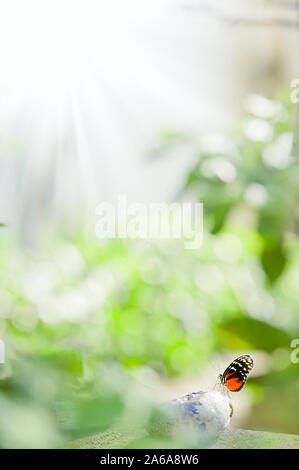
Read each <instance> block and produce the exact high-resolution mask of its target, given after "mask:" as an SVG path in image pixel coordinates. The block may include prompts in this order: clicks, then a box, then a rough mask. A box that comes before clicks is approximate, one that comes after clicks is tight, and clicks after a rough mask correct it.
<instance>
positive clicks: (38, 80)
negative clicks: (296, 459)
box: [0, 0, 299, 447]
mask: <svg viewBox="0 0 299 470" xmlns="http://www.w3.org/2000/svg"><path fill="white" fill-rule="evenodd" d="M1 3H2V2H1ZM1 11H2V13H1V17H0V66H1V74H0V123H1V125H0V135H1V138H0V195H1V197H0V222H1V223H3V224H5V225H4V226H3V227H1V231H0V257H1V272H0V275H1V284H0V328H1V330H0V337H1V339H2V340H3V341H4V342H5V348H6V357H5V363H4V364H1V365H0V377H1V381H0V407H1V413H0V446H2V447H19V446H21V447H57V446H65V445H67V443H68V442H69V441H71V440H73V439H75V438H78V437H83V436H86V435H89V434H93V433H97V432H100V431H103V430H106V429H109V428H110V427H111V426H113V425H115V423H123V425H125V426H129V425H130V426H131V425H132V424H138V425H139V426H141V427H144V426H146V424H147V423H148V422H149V421H150V420H151V418H152V415H153V412H154V411H153V410H154V408H155V404H156V401H164V400H168V399H170V398H175V397H178V396H180V395H182V394H185V393H189V392H192V391H197V390H201V389H203V390H210V389H212V388H213V386H214V385H215V383H216V382H217V376H218V374H219V372H222V371H223V370H224V369H225V368H226V367H227V365H228V364H229V362H230V361H231V360H233V359H234V358H235V357H237V355H240V354H243V353H250V354H251V355H252V356H253V358H254V361H255V367H254V369H253V371H252V373H251V375H250V380H249V381H248V384H247V386H246V388H245V389H244V390H243V391H242V392H241V393H240V394H233V397H232V400H233V405H234V410H235V411H234V416H233V419H232V426H233V427H242V428H247V429H255V430H267V431H275V432H285V433H295V434H298V433H299V425H298V419H297V414H296V411H297V409H298V405H299V399H298V394H299V379H298V371H299V369H298V367H299V366H298V364H294V363H292V361H291V353H292V351H293V349H292V348H291V341H292V340H293V339H296V338H299V321H298V307H299V305H298V304H299V297H298V293H297V290H298V287H297V286H298V276H299V265H298V260H299V240H298V230H299V191H298V188H299V185H298V183H299V167H298V143H297V142H298V139H297V136H298V132H299V124H298V123H299V119H298V105H297V106H296V105H295V104H294V103H292V101H291V93H292V91H293V89H292V88H291V81H292V80H294V79H296V78H299V70H298V68H299V64H298V34H299V32H298V29H299V2H298V1H295V0H285V1H283V0H268V1H266V0H255V1H250V2H249V1H248V0H246V1H245V0H242V1H240V0H239V1H233V0H230V1H227V2H225V5H224V2H220V1H211V0H209V2H203V1H196V0H193V1H192V0H190V1H189V0H178V1H173V0H152V1H151V2H147V1H145V0H138V1H136V0H126V1H121V0H111V1H110V2H109V3H108V2H105V1H101V0H100V1H99V0H98V1H92V0H85V1H84V2H83V1H81V0H75V1H67V0H60V1H59V2H58V1H56V0H52V1H51V2H50V1H46V0H45V1H44V2H38V1H34V0H28V1H27V2H21V1H17V0H11V1H10V2H9V4H8V3H7V2H3V4H2V5H1ZM120 194H125V195H127V197H128V200H129V201H131V202H144V203H150V202H172V201H191V202H195V201H200V202H202V203H203V204H204V243H203V245H202V247H201V248H200V249H199V250H185V249H184V245H183V241H182V242H180V241H176V242H174V241H169V242H165V240H164V241H163V242H162V241H157V242H155V243H149V242H147V241H142V240H99V239H97V237H96V235H95V223H96V219H95V207H96V206H97V204H99V203H100V202H103V201H108V202H116V200H117V196H118V195H120ZM157 399H158V400H157ZM295 410H296V411H295ZM28 423H30V432H28ZM163 444H164V445H165V442H164V443H163ZM138 445H140V446H142V445H149V444H148V441H144V442H139V444H138ZM155 445H157V444H155ZM181 445H182V443H181ZM185 445H187V444H186V443H185Z"/></svg>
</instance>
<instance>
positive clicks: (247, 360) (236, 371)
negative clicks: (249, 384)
mask: <svg viewBox="0 0 299 470" xmlns="http://www.w3.org/2000/svg"><path fill="white" fill-rule="evenodd" d="M252 368H253V360H252V358H251V357H250V356H249V355H248V354H245V355H244V356H240V357H238V358H237V359H235V360H234V361H233V362H232V363H231V364H230V365H229V366H228V367H227V369H225V371H224V373H223V381H224V385H225V386H226V387H227V388H228V390H230V391H231V392H239V391H240V390H242V388H243V387H244V385H245V383H246V380H247V376H248V374H249V372H250V371H251V369H252Z"/></svg>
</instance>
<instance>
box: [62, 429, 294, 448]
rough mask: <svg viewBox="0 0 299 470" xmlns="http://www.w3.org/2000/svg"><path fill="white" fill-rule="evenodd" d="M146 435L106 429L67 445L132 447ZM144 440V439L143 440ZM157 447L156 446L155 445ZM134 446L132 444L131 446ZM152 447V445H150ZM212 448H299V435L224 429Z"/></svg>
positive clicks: (79, 446) (161, 442)
mask: <svg viewBox="0 0 299 470" xmlns="http://www.w3.org/2000/svg"><path fill="white" fill-rule="evenodd" d="M146 436H147V433H144V435H143V436H142V435H140V433H139V434H138V435H136V434H135V433H133V432H132V433H128V434H126V433H121V432H118V431H106V432H103V433H101V434H96V435H94V436H89V437H86V438H82V439H79V440H78V441H75V442H73V443H71V444H70V445H69V447H72V448H80V449H123V448H125V447H128V446H129V447H132V446H131V443H134V442H135V441H136V440H137V439H140V438H141V439H142V438H145V437H146ZM145 442H146V441H145ZM156 442H157V443H158V444H160V445H161V448H163V439H161V440H159V438H156ZM157 447H158V446H157ZM133 448H134V446H133ZM151 448H152V447H151ZM212 448H213V449H299V436H297V435H294V434H276V433H272V432H261V431H247V430H244V429H236V430H226V431H224V432H223V433H222V434H221V435H220V437H219V438H218V440H217V442H216V443H215V444H214V445H213V446H212Z"/></svg>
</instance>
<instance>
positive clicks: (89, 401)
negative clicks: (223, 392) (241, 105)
mask: <svg viewBox="0 0 299 470" xmlns="http://www.w3.org/2000/svg"><path fill="white" fill-rule="evenodd" d="M268 104H269V103H268ZM272 105H273V106H274V108H275V109H276V108H277V109H278V111H277V112H276V113H274V114H272V115H271V116H270V117H268V118H267V119H266V118H261V117H256V116H255V117H254V116H253V115H248V116H246V119H245V120H244V123H241V124H240V126H238V127H239V129H238V130H236V131H235V132H234V133H233V134H232V135H231V136H229V137H227V136H226V137H225V136H224V137H223V136H222V140H221V139H220V141H221V142H222V144H221V145H219V143H218V144H217V146H216V142H218V141H219V138H218V141H217V139H216V138H214V139H212V144H213V145H215V146H216V147H217V149H216V148H215V149H214V150H213V148H212V149H211V148H209V149H208V148H207V147H208V145H207V143H205V142H204V136H201V138H200V139H199V138H198V136H195V137H191V136H187V135H183V134H181V133H178V132H174V131H169V130H168V131H167V132H164V133H161V139H162V143H161V146H160V147H157V148H156V149H155V151H154V154H155V156H158V155H160V154H161V153H162V155H164V154H165V153H167V152H168V151H169V150H171V149H173V148H177V147H178V146H179V145H180V144H181V143H183V144H184V145H189V146H190V147H191V149H192V151H193V154H194V155H195V156H196V158H195V162H194V165H193V167H192V168H191V169H190V171H189V173H188V175H187V177H186V180H185V182H184V184H183V188H182V190H181V191H180V194H181V196H183V197H184V198H192V199H193V200H194V199H195V200H200V201H201V202H203V203H204V212H205V219H204V227H205V233H204V243H203V246H202V247H201V248H200V249H199V250H185V249H184V247H183V242H181V241H175V242H165V241H158V242H155V243H149V242H146V241H138V240H135V241H134V240H131V241H130V240H124V241H119V240H111V241H100V240H97V239H96V237H95V235H93V234H86V233H83V232H82V231H78V232H77V233H74V234H73V236H72V237H69V238H68V239H67V238H66V237H63V238H59V237H58V238H56V239H52V240H51V242H49V243H48V244H46V245H44V246H43V247H41V248H40V249H39V250H36V251H34V252H30V253H25V252H24V251H22V250H21V249H20V248H18V246H17V244H15V243H14V241H13V240H12V237H11V233H10V231H9V230H7V231H3V232H1V237H0V261H1V266H2V269H1V272H0V276H1V290H0V304H1V312H0V327H1V339H3V340H4V342H5V345H6V363H5V364H3V365H0V377H1V382H0V409H1V413H0V445H1V447H18V446H21V447H57V446H64V445H66V442H67V441H69V440H71V439H75V438H78V437H82V436H85V435H88V434H91V433H96V432H101V431H103V430H105V429H109V428H111V426H113V425H114V424H115V423H117V422H120V421H122V422H125V423H126V424H129V423H131V424H132V422H134V423H135V424H136V423H137V424H138V425H139V426H145V425H146V423H147V421H148V420H150V419H151V416H152V412H153V408H154V407H153V404H152V403H151V400H149V399H148V396H144V395H143V394H142V393H141V392H140V390H139V388H138V385H137V384H138V382H139V381H142V380H143V379H144V378H145V379H146V380H145V381H146V383H147V384H148V383H149V377H153V378H155V377H164V378H167V377H171V376H182V375H184V374H189V375H190V374H191V373H192V374H194V375H196V374H197V373H199V372H200V371H201V370H202V369H203V367H204V366H205V365H206V364H207V362H208V361H209V357H210V356H211V355H212V354H213V353H215V352H222V351H232V352H233V351H240V350H246V351H252V350H253V351H254V350H259V351H263V352H264V353H266V354H273V370H271V369H268V373H267V374H266V375H265V376H264V377H263V378H262V379H261V380H260V381H258V380H257V381H255V382H254V380H253V382H252V383H253V389H252V390H253V397H259V400H260V401H261V400H262V399H263V398H262V397H263V396H264V394H263V391H264V388H265V389H266V388H267V387H269V386H270V387H272V389H273V390H278V387H279V383H278V382H277V381H275V380H274V379H273V377H275V367H276V365H277V364H276V361H278V363H279V357H278V356H277V355H276V352H277V351H278V350H282V351H288V348H289V345H290V341H291V339H292V338H294V337H298V335H299V324H298V320H297V316H298V314H297V312H298V307H299V305H298V303H299V300H298V295H297V290H298V287H297V285H298V282H297V279H298V259H299V242H298V234H297V230H298V220H297V218H298V194H299V193H298V176H299V172H298V166H297V161H296V158H295V157H294V156H292V154H291V152H290V151H289V150H288V146H289V143H290V137H291V133H292V119H293V118H292V109H288V108H287V107H285V106H283V105H282V104H279V103H276V104H275V103H272ZM275 106H276V107H275ZM256 119H258V121H256ZM263 123H264V124H263ZM265 123H266V124H265ZM263 132H264V134H263ZM267 133H268V134H267ZM265 134H267V139H266V137H265ZM257 136H259V139H261V137H263V141H261V140H259V141H258V140H257ZM198 142H199V143H198ZM213 145H212V147H213ZM275 358H277V359H275ZM288 369H289V367H288V364H287V365H285V370H286V371H288ZM216 375H217V372H215V377H216ZM291 376H292V377H293V374H291ZM271 377H272V378H271ZM280 377H285V380H286V388H288V387H289V388H290V387H293V386H294V383H293V382H292V381H289V380H288V377H289V375H288V374H287V373H286V375H285V376H284V375H282V376H280ZM263 379H264V380H265V381H264V382H263ZM215 380H216V379H215ZM273 380H274V382H273ZM282 380H284V379H282ZM213 385H214V383H211V387H212V386H213ZM249 387H250V382H249ZM271 396H273V394H272V393H271ZM260 401H259V403H260ZM257 402H258V400H257ZM12 423H13V424H12ZM32 423H33V424H32ZM150 439H151V441H152V442H154V438H150ZM136 442H137V441H136ZM138 442H139V441H138ZM145 443H147V444H146V445H148V440H147V438H146V439H145V441H140V442H139V444H140V445H145ZM139 444H138V445H139ZM154 445H155V446H157V444H156V442H155V444H154Z"/></svg>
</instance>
